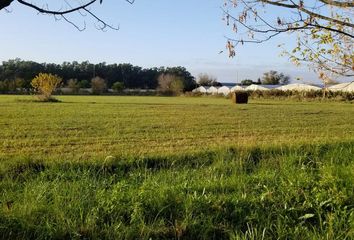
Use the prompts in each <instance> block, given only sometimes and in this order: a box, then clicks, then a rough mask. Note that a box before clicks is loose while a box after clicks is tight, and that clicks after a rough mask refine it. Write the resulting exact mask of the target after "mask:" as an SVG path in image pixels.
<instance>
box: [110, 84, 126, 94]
mask: <svg viewBox="0 0 354 240" xmlns="http://www.w3.org/2000/svg"><path fill="white" fill-rule="evenodd" d="M112 89H113V90H114V91H115V92H121V91H123V89H124V83H122V82H115V83H114V84H113V86H112Z"/></svg>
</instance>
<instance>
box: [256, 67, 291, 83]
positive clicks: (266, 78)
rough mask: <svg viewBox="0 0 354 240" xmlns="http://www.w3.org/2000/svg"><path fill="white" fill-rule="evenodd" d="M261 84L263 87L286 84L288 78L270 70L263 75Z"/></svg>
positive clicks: (288, 80)
mask: <svg viewBox="0 0 354 240" xmlns="http://www.w3.org/2000/svg"><path fill="white" fill-rule="evenodd" d="M261 82H262V84H264V85H278V84H288V83H289V82H290V76H288V75H285V74H284V73H278V72H277V71H274V70H271V71H269V72H265V73H263V77H262V81H261Z"/></svg>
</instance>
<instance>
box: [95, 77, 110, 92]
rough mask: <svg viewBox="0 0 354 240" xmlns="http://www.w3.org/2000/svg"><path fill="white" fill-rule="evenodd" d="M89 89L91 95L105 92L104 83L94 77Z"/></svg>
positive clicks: (101, 79) (105, 85)
mask: <svg viewBox="0 0 354 240" xmlns="http://www.w3.org/2000/svg"><path fill="white" fill-rule="evenodd" d="M91 88H92V93H93V94H102V93H104V92H105V91H106V90H107V84H106V81H105V80H104V79H103V78H100V77H94V78H92V80H91Z"/></svg>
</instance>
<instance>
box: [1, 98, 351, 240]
mask: <svg viewBox="0 0 354 240" xmlns="http://www.w3.org/2000/svg"><path fill="white" fill-rule="evenodd" d="M58 99H60V100H61V102H59V103H39V102H33V101H31V100H33V97H30V96H0V129H1V134H0V179H1V181H0V194H1V195H0V204H1V208H0V238H3V239H9V238H11V239H28V238H36V239H48V238H50V239H52V238H57V239H63V238H77V239H82V238H90V239H91V238H93V239H171V238H172V239H353V238H354V105H353V104H351V103H338V102H295V101H279V100H278V101H276V100H274V101H270V100H251V102H250V104H247V105H234V104H232V103H231V101H230V100H227V99H222V98H203V97H201V98H187V97H108V96H107V97H104V96H102V97H93V96H80V97H78V96H65V97H58Z"/></svg>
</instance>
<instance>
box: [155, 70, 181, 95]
mask: <svg viewBox="0 0 354 240" xmlns="http://www.w3.org/2000/svg"><path fill="white" fill-rule="evenodd" d="M158 82H159V86H158V92H160V93H162V94H164V95H179V94H181V93H182V92H183V89H184V85H183V78H182V77H179V76H176V75H172V74H161V75H160V76H159V78H158Z"/></svg>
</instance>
